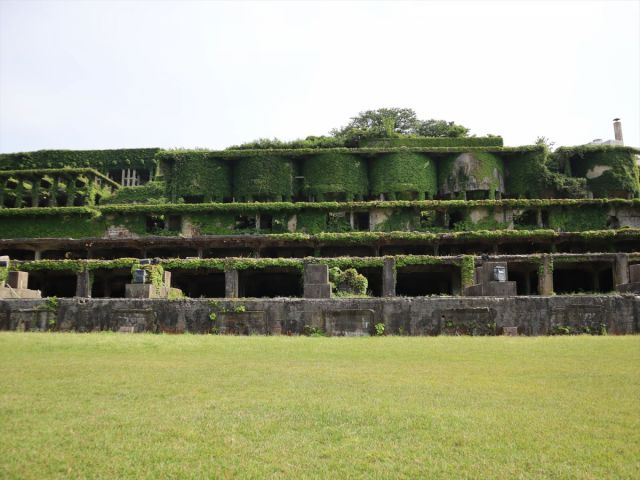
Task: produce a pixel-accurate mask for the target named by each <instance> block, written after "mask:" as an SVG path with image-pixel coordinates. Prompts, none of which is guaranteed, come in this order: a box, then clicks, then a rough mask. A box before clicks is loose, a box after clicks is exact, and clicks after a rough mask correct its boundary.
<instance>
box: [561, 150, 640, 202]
mask: <svg viewBox="0 0 640 480" xmlns="http://www.w3.org/2000/svg"><path fill="white" fill-rule="evenodd" d="M555 156H556V158H557V161H558V162H559V163H560V164H561V165H562V166H563V167H564V168H565V173H568V174H570V175H571V176H574V177H583V178H586V182H587V187H588V188H589V190H590V191H591V192H592V193H593V195H594V196H595V197H600V198H606V197H622V198H631V197H637V196H638V194H639V192H640V183H639V179H638V166H637V164H636V159H635V150H634V149H632V148H628V147H621V146H611V145H595V146H592V145H585V146H582V147H561V148H559V149H558V150H557V151H556V152H555Z"/></svg>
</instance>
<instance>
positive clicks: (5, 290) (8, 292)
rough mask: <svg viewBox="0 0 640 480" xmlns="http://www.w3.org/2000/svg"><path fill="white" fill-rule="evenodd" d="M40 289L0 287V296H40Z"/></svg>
mask: <svg viewBox="0 0 640 480" xmlns="http://www.w3.org/2000/svg"><path fill="white" fill-rule="evenodd" d="M41 297H42V295H41V293H40V290H29V289H28V288H10V287H0V298H41Z"/></svg>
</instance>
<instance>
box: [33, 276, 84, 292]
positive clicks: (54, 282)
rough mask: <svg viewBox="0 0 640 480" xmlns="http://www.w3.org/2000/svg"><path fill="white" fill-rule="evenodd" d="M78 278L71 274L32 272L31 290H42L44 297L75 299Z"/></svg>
mask: <svg viewBox="0 0 640 480" xmlns="http://www.w3.org/2000/svg"><path fill="white" fill-rule="evenodd" d="M76 278H77V277H76V274H75V273H71V272H56V271H47V272H30V273H29V288H30V289H32V290H40V292H41V293H42V296H43V297H74V296H75V294H76V283H77V280H76Z"/></svg>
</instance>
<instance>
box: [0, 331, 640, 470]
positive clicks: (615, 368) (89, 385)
mask: <svg viewBox="0 0 640 480" xmlns="http://www.w3.org/2000/svg"><path fill="white" fill-rule="evenodd" d="M0 361H1V362H2V364H3V365H4V366H5V368H4V369H3V375H2V376H0V442H1V444H2V446H3V455H2V457H0V477H3V478H23V479H31V478H34V479H35V478H38V479H39V478H98V477H99V478H271V477H275V478H452V479H459V478H504V479H511V478H577V479H595V478H633V477H634V476H635V475H636V474H637V472H638V468H640V461H639V459H640V428H639V427H640V421H639V419H638V414H637V412H638V410H637V399H638V397H639V396H640V386H639V385H640V372H639V370H638V368H637V365H638V364H639V363H640V338H638V337H597V338H594V337H570V338H568V337H553V338H549V337H545V338H505V337H497V338H495V337H494V338H486V337H484V338H450V337H449V338H447V337H439V338H406V337H393V338H306V337H293V338H292V337H270V338H269V337H220V336H192V335H180V336H162V335H157V336H154V335H122V334H17V333H2V334H0Z"/></svg>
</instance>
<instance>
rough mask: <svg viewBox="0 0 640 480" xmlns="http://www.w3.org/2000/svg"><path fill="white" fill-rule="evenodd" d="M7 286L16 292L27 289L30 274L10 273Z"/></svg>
mask: <svg viewBox="0 0 640 480" xmlns="http://www.w3.org/2000/svg"><path fill="white" fill-rule="evenodd" d="M7 285H9V286H10V287H11V288H13V289H16V290H18V289H27V288H28V285H29V273H28V272H17V271H12V272H9V276H8V277H7Z"/></svg>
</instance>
